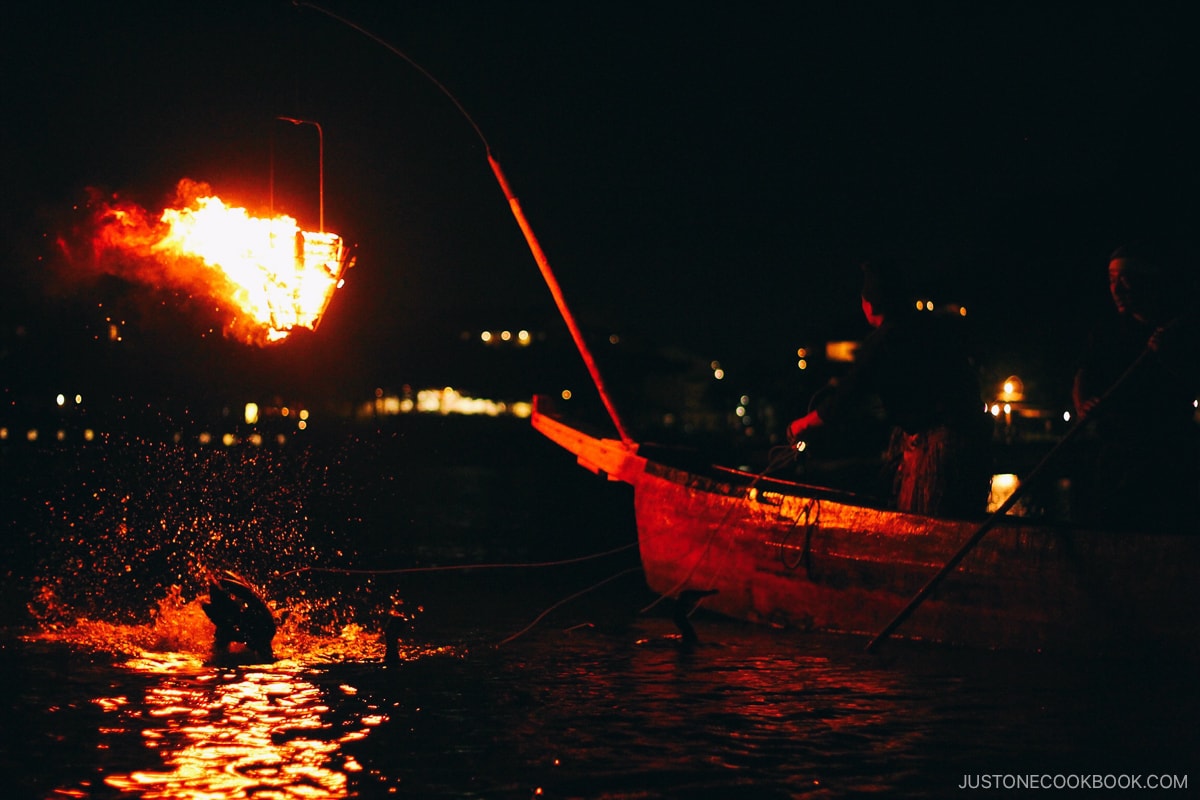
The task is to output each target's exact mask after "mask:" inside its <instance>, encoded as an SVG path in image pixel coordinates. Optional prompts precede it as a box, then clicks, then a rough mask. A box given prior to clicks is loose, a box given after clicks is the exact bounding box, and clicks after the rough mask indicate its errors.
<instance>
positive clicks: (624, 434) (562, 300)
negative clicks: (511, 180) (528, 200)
mask: <svg viewBox="0 0 1200 800" xmlns="http://www.w3.org/2000/svg"><path fill="white" fill-rule="evenodd" d="M487 159H488V163H489V164H491V166H492V174H493V175H495V176H496V181H497V182H498V183H499V184H500V189H501V190H502V191H503V192H504V196H505V198H507V200H508V206H509V208H510V209H511V210H512V214H513V216H514V217H515V218H516V220H517V225H519V226H520V228H521V233H523V234H524V235H525V244H527V245H528V246H529V252H531V253H532V254H533V260H534V261H536V262H537V265H538V269H539V270H541V273H542V279H543V280H544V281H546V286H548V287H549V288H550V294H551V296H553V297H554V303H555V305H557V306H558V313H559V314H561V315H562V318H563V321H564V322H566V323H567V328H568V329H569V330H570V331H571V338H572V339H573V340H574V341H575V348H576V349H577V350H579V355H580V356H581V357H582V358H583V363H584V365H585V366H586V367H587V370H588V374H589V375H591V377H592V383H593V384H595V386H596V391H598V392H599V393H600V400H601V401H602V402H603V403H604V409H605V411H607V412H608V416H609V418H610V419H611V420H612V422H613V425H614V426H616V429H617V434H618V435H619V436H620V437H621V441H622V442H624V443H625V444H627V445H629V444H632V443H633V437H631V436H630V435H629V432H628V431H626V429H625V425H624V424H623V423H622V422H621V415H620V414H618V413H617V408H616V406H615V405H614V404H613V401H612V397H611V396H610V395H609V394H608V390H607V389H606V388H605V386H604V379H603V378H602V377H601V376H600V368H599V367H597V366H596V360H595V359H594V358H593V357H592V352H591V350H589V349H588V346H587V342H586V341H584V338H583V333H582V331H581V330H580V329H579V325H578V324H577V323H576V322H575V317H574V315H572V314H571V309H570V308H568V307H567V300H566V297H565V296H564V295H563V293H562V288H561V287H560V286H559V285H558V279H557V278H555V277H554V271H553V270H552V269H550V261H549V260H548V259H547V258H546V254H545V252H544V251H543V250H542V246H541V244H539V243H538V240H537V236H536V235H534V233H533V228H532V227H530V225H529V220H528V219H527V218H526V217H525V212H524V211H523V210H522V209H521V201H520V200H518V199H517V197H516V195H514V194H513V191H512V188H511V187H510V186H509V184H508V179H506V178H505V177H504V172H503V170H501V169H500V163H499V162H498V161H496V159H495V157H493V156H492V153H491V151H490V150H489V151H488V157H487Z"/></svg>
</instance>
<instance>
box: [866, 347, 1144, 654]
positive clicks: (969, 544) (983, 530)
mask: <svg viewBox="0 0 1200 800" xmlns="http://www.w3.org/2000/svg"><path fill="white" fill-rule="evenodd" d="M1152 352H1153V349H1152V348H1151V347H1150V346H1146V347H1145V348H1143V350H1142V352H1141V353H1140V354H1139V355H1138V357H1137V358H1135V359H1134V360H1133V361H1132V362H1131V363H1130V365H1129V366H1128V367H1126V368H1125V371H1124V372H1123V373H1121V376H1120V377H1119V378H1117V379H1116V380H1115V381H1113V383H1112V385H1111V386H1109V387H1108V389H1106V390H1105V392H1104V394H1102V395H1101V396H1100V398H1099V400H1097V401H1096V404H1095V406H1093V408H1092V410H1091V412H1090V413H1089V414H1088V417H1080V418H1079V419H1077V420H1076V421H1075V424H1074V425H1072V426H1071V427H1070V428H1069V429H1068V430H1067V432H1066V433H1064V434H1063V437H1062V438H1061V439H1059V440H1058V442H1057V443H1055V445H1054V447H1052V448H1050V451H1049V452H1048V453H1046V455H1044V456H1043V457H1042V460H1041V461H1039V462H1038V463H1037V465H1036V466H1035V467H1034V468H1033V469H1031V470H1030V471H1029V474H1028V475H1026V476H1025V480H1023V481H1022V482H1021V484H1020V485H1019V486H1018V487H1017V488H1016V490H1015V491H1013V493H1012V494H1010V495H1009V496H1008V499H1007V500H1005V501H1004V502H1003V503H1002V504H1001V505H1000V507H999V508H997V509H996V510H995V511H993V512H992V514H991V516H989V517H988V518H987V519H986V520H985V521H984V522H983V523H982V524H981V525H980V526H979V527H978V528H976V529H975V532H974V533H973V534H971V536H970V538H968V539H967V541H965V542H964V543H963V544H962V546H961V547H959V549H958V550H957V551H956V552H955V553H954V555H952V556H951V557H950V558H949V560H948V561H946V563H945V564H943V565H942V568H941V569H939V570H938V571H937V573H936V574H934V576H933V577H932V578H930V579H929V581H928V582H927V583H926V584H925V585H924V586H922V587H921V590H920V591H918V592H917V593H916V594H915V595H913V598H912V599H911V600H910V601H909V602H908V605H906V606H905V607H904V608H903V609H901V610H900V613H898V614H897V615H896V616H895V617H894V618H893V619H892V621H891V622H889V623H888V624H887V625H886V626H884V628H883V630H881V631H880V632H879V633H877V634H876V635H875V638H873V639H871V641H870V642H868V643H867V647H866V650H867V652H870V651H872V650H874V649H875V648H876V647H877V646H878V645H879V643H880V642H882V641H884V640H885V639H887V638H888V637H889V636H891V635H892V633H893V632H894V631H895V630H896V629H897V628H899V627H900V626H901V625H902V624H904V621H905V620H907V619H908V618H909V617H910V616H912V613H913V612H914V611H916V610H917V607H918V606H920V605H921V603H923V602H925V598H927V597H929V595H930V594H932V593H933V590H934V589H936V588H937V586H938V584H940V583H941V582H942V580H943V579H944V578H945V577H946V576H947V575H949V574H950V573H951V572H953V571H954V569H955V567H957V566H958V565H959V563H960V562H961V561H962V560H963V559H964V558H966V557H967V554H968V553H970V552H971V551H972V550H973V549H975V545H977V544H979V542H980V541H982V539H983V537H984V536H986V535H987V533H988V531H990V530H991V529H992V528H994V527H996V525H997V524H998V523H999V522H1000V521H1001V520H1002V519H1004V516H1005V515H1006V514H1007V513H1008V511H1009V509H1011V508H1012V507H1013V506H1014V505H1016V503H1017V501H1018V500H1019V499H1021V496H1022V495H1023V494H1024V492H1025V490H1026V489H1028V488H1029V487H1030V486H1031V485H1033V483H1034V479H1035V478H1036V477H1037V476H1038V475H1040V473H1041V472H1042V470H1043V469H1045V467H1046V465H1047V464H1050V463H1052V462H1053V461H1054V457H1055V456H1056V455H1057V454H1058V453H1059V451H1060V450H1062V449H1063V447H1064V446H1065V445H1066V444H1067V443H1068V442H1069V441H1071V440H1072V439H1074V438H1075V436H1076V435H1077V434H1078V433H1079V431H1081V430H1083V428H1084V426H1085V425H1086V423H1087V422H1088V421H1089V418H1091V417H1092V416H1093V415H1094V414H1095V413H1096V411H1097V409H1099V408H1100V407H1101V406H1103V405H1104V404H1105V403H1106V402H1107V401H1108V398H1109V397H1111V396H1112V394H1113V392H1115V391H1116V390H1117V389H1118V388H1119V387H1120V386H1121V385H1122V384H1124V383H1125V381H1126V380H1127V379H1128V378H1129V376H1130V375H1132V374H1133V373H1134V371H1135V370H1136V369H1137V368H1138V367H1139V366H1141V363H1142V362H1143V361H1145V360H1146V358H1147V356H1149V355H1150V353H1152Z"/></svg>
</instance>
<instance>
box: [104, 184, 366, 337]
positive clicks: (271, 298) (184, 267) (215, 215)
mask: <svg viewBox="0 0 1200 800" xmlns="http://www.w3.org/2000/svg"><path fill="white" fill-rule="evenodd" d="M94 244H95V246H96V247H97V249H98V250H100V251H102V252H113V251H115V252H117V253H123V254H126V255H132V256H135V257H137V258H138V259H139V260H140V261H141V262H147V261H148V262H150V263H151V264H152V265H153V270H152V271H147V270H145V269H144V268H143V269H135V268H132V267H129V266H128V265H125V266H124V267H123V268H122V270H121V271H122V272H124V273H129V272H131V271H136V272H137V273H138V274H137V276H136V277H139V278H141V279H143V280H145V279H150V280H151V281H152V282H154V283H157V284H160V285H169V286H174V287H177V288H187V289H188V290H190V291H194V290H196V289H197V288H199V289H202V290H204V291H206V292H207V293H208V294H210V295H211V296H212V297H214V298H215V299H217V300H220V301H223V302H224V303H226V304H228V305H230V306H231V307H232V308H233V309H234V311H235V320H233V321H232V322H231V330H234V329H236V330H239V331H243V334H242V336H243V338H245V339H246V340H248V341H253V342H255V343H261V342H263V341H265V342H277V341H280V340H282V339H284V338H286V337H287V336H288V334H289V333H291V332H292V331H293V330H295V329H296V328H307V329H309V330H316V328H317V325H318V323H319V322H320V320H321V317H322V315H324V313H325V310H326V309H327V308H328V306H329V303H330V301H331V300H332V299H333V293H334V292H335V291H336V290H337V289H338V288H339V287H340V286H341V285H342V283H343V275H344V273H345V271H346V270H347V269H349V268H350V267H351V266H352V265H353V259H352V257H351V255H350V252H349V249H348V248H347V247H346V245H345V243H344V242H343V241H342V238H341V237H340V236H338V235H337V234H336V233H329V232H325V231H320V232H313V231H304V230H301V229H300V227H299V225H298V224H297V222H296V220H295V219H293V218H292V217H290V216H286V215H280V216H275V217H256V216H252V215H251V214H250V213H249V212H248V211H247V210H246V209H245V208H239V207H235V206H231V205H229V204H227V203H226V202H225V201H223V200H221V198H219V197H217V196H215V195H214V194H212V193H211V189H210V188H209V187H208V186H207V185H205V184H202V183H196V182H193V181H189V180H184V181H181V182H180V184H179V187H178V190H177V202H176V204H175V207H170V208H166V209H164V210H163V211H162V213H161V214H160V215H159V216H158V218H157V220H154V219H153V218H152V217H151V216H150V215H149V214H148V213H147V212H146V211H145V210H144V209H141V208H139V207H137V206H135V205H132V204H129V203H122V204H109V205H106V206H105V208H104V209H103V210H102V211H101V214H100V220H99V227H98V230H97V232H96V235H95V238H94Z"/></svg>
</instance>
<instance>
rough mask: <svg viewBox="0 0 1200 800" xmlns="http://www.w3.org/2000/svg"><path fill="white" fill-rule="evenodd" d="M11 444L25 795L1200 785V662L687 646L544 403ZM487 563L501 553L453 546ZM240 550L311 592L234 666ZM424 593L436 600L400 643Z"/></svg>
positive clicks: (731, 642) (619, 492) (17, 699)
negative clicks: (1040, 782)
mask: <svg viewBox="0 0 1200 800" xmlns="http://www.w3.org/2000/svg"><path fill="white" fill-rule="evenodd" d="M2 454H3V455H2V459H3V460H2V462H0V463H2V465H3V470H4V472H3V484H4V490H3V491H4V494H3V501H4V506H3V517H2V519H3V523H4V525H5V540H4V543H3V550H4V552H3V556H4V558H5V565H6V566H5V573H4V574H5V583H4V593H3V609H4V612H5V617H4V618H5V627H4V631H3V633H2V634H0V679H2V680H3V683H2V685H0V713H2V714H3V718H4V723H3V725H2V726H0V729H2V731H3V734H2V735H3V737H4V738H3V745H2V747H0V769H2V770H3V772H2V774H3V778H0V780H2V781H3V788H4V796H5V797H10V796H11V797H47V798H48V797H172V798H176V797H183V798H215V797H260V798H275V797H296V798H309V797H354V796H359V797H390V796H398V797H479V798H508V797H513V798H516V797H523V798H524V797H528V798H534V797H578V798H602V797H607V798H730V797H747V798H750V797H753V798H770V797H799V796H804V797H846V796H873V797H899V796H914V797H921V796H932V797H940V796H961V795H969V794H977V793H979V790H977V789H965V790H964V789H959V788H958V787H959V786H960V785H961V784H963V783H964V781H967V782H974V783H973V784H972V785H975V786H978V785H979V780H980V776H998V777H997V778H995V779H994V780H997V781H999V782H1000V783H1001V784H1002V785H1003V783H1004V781H1010V782H1011V781H1015V780H1017V779H1018V778H1019V777H1025V776H1028V775H1030V774H1035V775H1039V776H1041V775H1045V776H1047V778H1048V779H1050V780H1054V779H1055V778H1056V777H1057V778H1058V779H1060V780H1062V781H1075V782H1078V781H1080V780H1081V779H1084V778H1086V779H1088V780H1093V779H1094V776H1102V778H1104V779H1108V780H1110V781H1111V782H1117V783H1122V784H1124V783H1129V782H1132V781H1134V780H1138V781H1141V782H1143V784H1144V783H1146V782H1148V781H1149V780H1151V779H1161V777H1162V776H1168V778H1169V780H1172V781H1175V783H1176V785H1178V783H1179V782H1180V781H1182V780H1186V781H1187V782H1188V786H1189V787H1194V786H1195V785H1197V781H1200V776H1197V775H1196V774H1195V773H1196V769H1195V767H1196V765H1197V763H1198V760H1197V756H1198V755H1200V734H1198V730H1200V726H1198V724H1197V720H1198V719H1200V716H1198V713H1197V712H1200V702H1198V701H1197V692H1196V689H1195V685H1194V680H1195V674H1194V665H1182V664H1173V663H1156V662H1155V661H1154V660H1153V659H1152V658H1150V657H1147V656H1143V655H1141V654H1137V653H1131V654H1129V655H1130V657H1129V658H1128V659H1127V660H1122V661H1119V662H1114V661H1105V662H1095V661H1089V660H1086V659H1077V660H1050V659H1046V658H1043V657H1040V656H1037V655H1034V654H994V653H986V652H975V651H955V650H947V649H945V648H935V647H928V646H922V645H916V644H911V643H903V642H892V643H889V644H888V645H886V646H885V647H884V648H882V649H881V651H879V652H876V653H872V654H866V653H864V652H863V650H862V648H863V645H864V644H865V642H864V641H862V640H857V639H854V638H850V637H831V636H812V635H803V634H799V633H796V632H789V631H779V630H773V629H768V628H758V627H753V626H749V625H744V624H741V623H736V622H731V621H725V620H722V619H719V618H715V617H709V616H704V615H703V614H698V615H697V616H696V617H695V618H694V622H695V624H696V627H697V630H698V632H699V635H700V638H701V642H700V643H699V645H697V646H694V647H688V646H685V645H684V644H683V643H682V641H681V639H680V637H679V636H678V632H677V631H676V629H675V628H674V626H673V625H672V623H671V622H670V620H669V619H668V617H667V614H666V611H665V609H663V608H662V607H661V605H653V601H654V599H655V598H654V597H653V596H652V595H650V594H649V593H648V592H647V590H646V588H645V585H644V583H643V581H642V578H641V575H640V573H639V572H638V571H637V561H636V553H635V551H634V550H632V549H631V548H629V545H631V544H632V543H633V539H634V530H633V522H632V517H631V509H630V498H629V497H628V495H626V494H625V493H624V492H625V490H624V488H623V487H620V486H616V485H610V484H606V483H604V482H602V481H599V480H598V479H595V478H594V477H593V476H591V475H589V474H587V473H586V472H584V471H583V470H581V469H579V468H578V467H576V466H575V465H574V464H573V462H572V460H571V458H570V457H569V456H567V455H566V454H562V453H559V452H558V451H557V450H556V449H555V448H554V447H553V446H552V445H549V444H548V443H545V442H543V441H542V440H541V439H540V438H539V437H538V435H537V434H536V433H534V432H533V431H531V430H529V429H528V427H527V424H526V423H521V422H513V421H497V420H462V419H419V420H418V419H412V420H407V421H402V422H398V423H396V426H395V427H393V428H388V429H384V430H381V431H371V430H359V431H340V432H337V433H335V434H329V435H327V436H324V437H321V438H319V439H314V440H312V441H311V443H310V444H308V445H306V446H301V444H300V443H297V442H292V443H289V445H287V446H284V447H262V448H251V447H240V448H239V447H234V448H212V447H210V448H200V447H196V446H189V445H187V444H186V443H180V444H173V443H172V444H161V443H154V441H153V440H148V439H142V440H130V441H125V442H116V441H109V442H107V443H105V444H100V445H93V446H89V447H67V446H65V445H57V444H55V445H38V446H30V445H27V444H24V443H22V444H20V445H15V444H12V445H8V446H6V447H5V448H4V449H3V451H2ZM589 555H595V557H594V558H590V559H587V560H583V561H575V560H574V559H576V558H578V557H582V556H589ZM463 564H475V565H488V568H478V569H472V570H459V569H449V568H450V567H454V566H456V565H463ZM534 564H552V565H550V566H532V565H534ZM225 566H228V567H231V568H234V569H236V570H238V571H241V572H243V573H244V574H246V575H247V576H248V577H249V578H251V579H252V580H253V581H255V582H256V583H258V585H260V586H262V587H263V588H264V590H265V591H266V593H267V594H268V595H269V596H270V597H271V598H272V600H274V601H275V602H277V603H278V604H279V606H280V608H281V609H282V608H285V607H286V608H287V609H289V610H290V611H291V615H290V616H289V617H288V620H287V621H286V622H285V623H284V625H283V626H282V627H281V629H280V632H279V635H278V636H277V638H276V651H277V653H278V655H280V656H281V659H280V661H278V662H277V663H274V664H270V665H253V664H247V665H241V666H214V665H211V664H210V663H208V662H209V660H210V659H209V653H208V644H209V639H208V637H209V636H210V635H211V634H210V632H211V626H208V625H207V622H206V620H205V619H204V618H203V615H202V613H201V612H200V611H199V608H198V605H197V596H198V595H199V594H200V584H199V580H198V576H199V575H200V574H202V572H203V570H205V569H212V568H220V567H225ZM414 569H420V570H423V571H411V570H414ZM389 570H390V571H389ZM401 570H408V571H401ZM648 606H650V608H649V609H648V610H647V607H648ZM395 614H400V615H403V616H404V617H406V618H408V619H409V620H410V627H409V629H408V630H407V632H406V634H405V636H404V639H403V641H402V645H401V653H400V655H401V660H400V661H399V663H395V664H388V665H384V664H383V663H382V661H381V656H382V653H383V644H382V642H381V639H380V636H379V631H380V629H381V627H382V624H383V622H384V620H386V619H387V618H389V617H390V616H391V615H395ZM1081 776H1083V777H1082V778H1081ZM1005 793H1006V794H1010V795H1011V794H1013V792H1011V791H1007V792H1005ZM1018 794H1020V793H1019V792H1018ZM1105 794H1106V795H1107V796H1135V794H1136V793H1134V792H1122V791H1118V790H1114V791H1107V792H1105ZM1154 794H1166V795H1167V796H1185V795H1186V794H1187V792H1186V791H1182V790H1178V789H1176V790H1169V791H1165V792H1154Z"/></svg>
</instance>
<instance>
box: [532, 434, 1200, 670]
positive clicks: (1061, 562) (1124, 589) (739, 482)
mask: <svg viewBox="0 0 1200 800" xmlns="http://www.w3.org/2000/svg"><path fill="white" fill-rule="evenodd" d="M534 425H535V427H536V428H538V429H539V430H541V431H542V432H543V433H544V434H546V435H547V436H548V437H549V438H551V439H552V440H554V441H556V442H558V443H559V444H560V445H562V446H563V447H565V448H567V449H568V450H570V451H571V452H573V453H575V454H576V455H577V456H578V460H579V463H580V464H581V465H583V466H585V467H587V468H588V469H590V470H592V471H593V472H598V473H601V474H605V475H607V476H608V477H609V478H610V479H612V480H618V481H622V482H625V483H628V484H630V485H631V486H632V487H633V493H634V507H635V516H636V521H637V531H638V544H639V548H640V552H641V560H642V565H643V568H644V570H645V576H646V582H647V584H648V585H649V587H650V588H651V589H652V590H653V591H655V592H657V593H659V594H661V595H663V596H667V597H677V596H679V595H680V593H682V592H685V591H689V590H691V591H700V592H714V593H712V594H710V595H708V596H705V597H704V599H703V600H702V601H701V607H702V608H704V609H707V610H710V611H715V612H718V613H721V614H724V615H727V616H730V617H734V618H737V619H743V620H748V621H752V622H759V623H767V624H772V625H778V626H784V627H789V628H799V629H803V630H813V631H830V632H843V633H850V634H862V635H874V634H878V633H879V632H880V631H881V630H883V629H885V628H886V627H887V626H888V624H889V623H891V622H892V621H893V620H894V619H895V618H896V616H897V615H898V614H900V613H901V611H902V610H904V608H905V606H907V605H908V603H909V602H910V601H911V600H912V599H913V597H914V595H916V594H917V593H918V592H919V591H921V589H922V587H924V586H925V585H926V584H927V583H928V582H929V580H930V579H931V578H932V577H933V576H934V575H935V574H936V573H937V572H938V571H939V570H940V569H941V568H942V566H943V565H944V564H946V563H947V562H948V561H949V560H950V559H951V557H952V556H953V555H954V554H955V553H956V552H957V551H958V550H959V549H960V548H961V547H962V546H963V545H964V544H965V543H966V542H967V541H968V540H969V539H970V538H971V537H972V536H973V535H974V534H975V533H976V532H977V531H978V530H979V528H980V526H981V525H982V524H983V523H984V521H985V520H983V519H980V520H948V519H937V518H933V517H927V516H921V515H915V514H906V513H900V512H896V511H892V510H889V509H885V508H881V507H878V506H874V505H871V504H870V503H868V502H865V501H864V500H863V499H862V498H859V497H856V496H854V495H848V494H846V493H841V492H836V491H832V490H828V489H822V488H820V487H812V486H805V485H803V484H798V483H794V482H791V481H783V480H775V479H769V478H764V477H762V476H754V475H749V474H746V473H741V472H738V471H736V470H725V469H721V468H714V469H713V470H709V471H707V472H706V473H704V474H701V472H700V471H698V470H697V469H695V468H689V469H684V468H678V467H673V466H670V465H668V464H664V463H662V461H661V460H660V459H656V458H651V457H648V456H646V455H642V454H641V453H639V449H638V448H637V447H636V446H631V445H630V444H628V443H624V442H619V441H616V440H612V439H603V438H599V437H594V436H590V435H588V434H585V433H583V432H581V431H579V430H578V429H575V428H572V427H570V426H567V425H565V424H564V423H562V422H561V421H559V420H555V419H552V418H549V417H547V416H545V415H544V414H542V413H540V412H535V414H534ZM1197 565H1200V537H1198V536H1189V535H1182V534H1167V533H1131V532H1117V531H1098V530H1081V529H1078V528H1072V527H1066V526H1056V525H1047V524H1036V523H1033V522H1031V521H1029V520H1025V519H1022V518H1019V517H1005V518H1004V519H1003V520H1002V521H1001V522H1000V523H999V524H996V525H995V526H994V527H992V528H991V530H989V531H988V533H987V535H986V536H984V537H983V539H982V540H980V541H979V542H978V544H977V545H976V546H975V547H973V548H972V549H971V550H970V552H969V553H968V554H967V555H966V557H965V558H963V559H962V561H961V562H960V563H959V564H958V566H957V567H956V568H955V569H954V570H953V571H952V572H951V573H949V574H948V575H947V576H946V577H945V578H944V579H943V580H941V581H940V582H939V583H938V584H937V586H936V588H935V589H934V590H933V591H932V592H931V593H930V594H929V595H928V597H926V598H925V600H924V602H923V603H922V604H921V605H920V606H919V607H918V608H917V609H916V610H915V611H914V612H913V613H912V614H911V615H910V616H909V617H908V618H907V619H906V620H905V621H904V623H903V624H902V625H901V626H900V627H899V628H898V629H897V630H896V631H895V633H894V635H896V636H900V637H905V638H912V639H921V640H929V641H935V642H942V643H947V644H953V645H966V646H973V647H985V648H997V649H1015V650H1031V651H1050V652H1080V653H1087V654H1091V655H1098V654H1103V653H1112V654H1121V653H1140V652H1144V651H1145V650H1147V649H1153V650H1156V651H1162V650H1167V651H1178V652H1180V653H1182V654H1185V655H1188V656H1194V655H1195V654H1196V653H1197V652H1198V649H1197V645H1196V642H1197V639H1198V638H1200V627H1198V625H1197V612H1198V611H1200V591H1198V589H1197V582H1196V580H1195V579H1194V576H1195V569H1196V567H1197Z"/></svg>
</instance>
